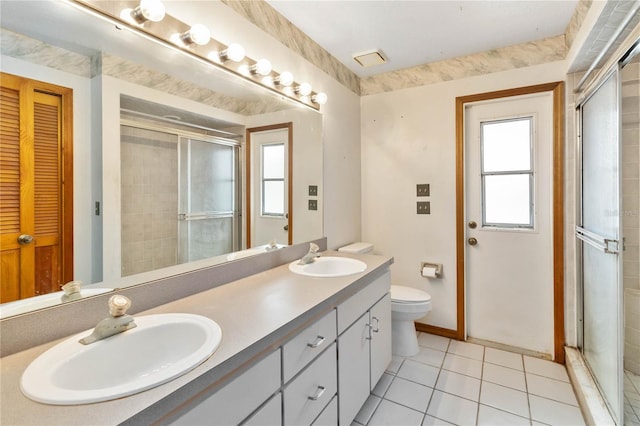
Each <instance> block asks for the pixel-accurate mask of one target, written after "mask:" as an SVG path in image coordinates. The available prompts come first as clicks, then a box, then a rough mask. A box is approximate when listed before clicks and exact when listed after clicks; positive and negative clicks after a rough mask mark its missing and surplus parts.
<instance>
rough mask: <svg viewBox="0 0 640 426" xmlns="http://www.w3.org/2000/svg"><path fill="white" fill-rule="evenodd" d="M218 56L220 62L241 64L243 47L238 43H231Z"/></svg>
mask: <svg viewBox="0 0 640 426" xmlns="http://www.w3.org/2000/svg"><path fill="white" fill-rule="evenodd" d="M219 56H220V60H221V61H222V62H226V61H233V62H242V60H243V59H244V47H242V46H241V45H239V44H238V43H231V44H230V45H229V47H227V48H226V49H224V50H223V51H222V52H220V55H219Z"/></svg>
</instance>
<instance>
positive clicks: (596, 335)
mask: <svg viewBox="0 0 640 426" xmlns="http://www.w3.org/2000/svg"><path fill="white" fill-rule="evenodd" d="M637 50H638V42H636V43H635V44H634V45H633V47H632V48H631V49H630V50H628V51H627V52H626V53H625V54H624V55H623V56H622V57H621V58H619V60H618V61H617V62H616V63H615V64H613V65H612V66H611V67H610V68H608V69H606V70H603V71H604V72H602V73H601V74H600V78H599V79H598V81H596V82H595V84H592V85H591V86H590V88H589V89H588V90H586V91H585V93H584V94H583V95H582V96H581V98H580V99H579V100H578V102H577V111H578V116H579V122H580V129H579V132H580V144H579V166H580V167H579V169H580V174H579V179H578V185H579V192H578V194H579V199H578V205H577V207H578V218H577V227H576V237H577V249H578V259H579V267H578V276H579V280H580V284H581V286H580V290H581V298H580V302H581V311H582V312H581V313H582V315H581V317H580V318H579V319H580V320H581V322H580V324H581V327H580V328H579V342H578V344H579V347H580V350H581V352H582V355H583V357H584V360H585V362H586V364H587V366H588V368H589V370H590V371H591V374H592V376H593V378H594V380H595V382H596V385H597V386H598V389H599V391H600V393H601V395H602V396H603V399H604V400H605V403H606V405H607V407H608V409H609V412H610V413H611V415H612V417H613V419H614V421H615V422H616V424H619V425H622V424H629V425H631V424H639V423H640V379H639V378H640V274H639V270H640V268H639V266H640V254H639V253H640V251H639V248H640V241H639V240H640V207H639V199H640V180H639V177H640V153H639V148H640V143H639V142H640V133H639V122H640V63H639V58H640V56H638V55H637Z"/></svg>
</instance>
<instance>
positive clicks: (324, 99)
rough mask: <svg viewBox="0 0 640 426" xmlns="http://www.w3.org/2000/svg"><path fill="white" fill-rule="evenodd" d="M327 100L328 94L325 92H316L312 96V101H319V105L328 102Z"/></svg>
mask: <svg viewBox="0 0 640 426" xmlns="http://www.w3.org/2000/svg"><path fill="white" fill-rule="evenodd" d="M327 100H328V98H327V94H326V93H324V92H320V93H316V94H315V95H313V96H312V97H311V101H312V102H315V103H317V104H318V105H324V104H326V103H327Z"/></svg>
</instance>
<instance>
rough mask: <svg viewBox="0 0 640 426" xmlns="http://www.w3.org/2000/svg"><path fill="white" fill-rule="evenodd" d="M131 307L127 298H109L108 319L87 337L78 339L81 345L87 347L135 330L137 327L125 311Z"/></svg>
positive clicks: (118, 296)
mask: <svg viewBox="0 0 640 426" xmlns="http://www.w3.org/2000/svg"><path fill="white" fill-rule="evenodd" d="M130 306H131V300H129V298H127V297H125V296H122V295H120V294H116V295H115V296H111V298H109V315H110V316H109V318H105V319H103V320H102V321H100V322H99V323H98V325H96V328H94V329H93V332H92V333H91V334H90V335H88V336H87V337H83V338H82V339H80V340H79V341H80V343H82V344H83V345H89V344H91V343H94V342H97V341H98V340H102V339H106V338H107V337H110V336H113V335H114V334H119V333H122V332H123V331H126V330H130V329H132V328H135V327H136V326H137V325H136V323H135V322H134V318H133V317H132V316H131V315H127V314H126V311H127V309H129V307H130Z"/></svg>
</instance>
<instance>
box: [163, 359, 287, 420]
mask: <svg viewBox="0 0 640 426" xmlns="http://www.w3.org/2000/svg"><path fill="white" fill-rule="evenodd" d="M279 388H280V349H278V350H276V351H275V352H272V353H271V354H270V355H268V356H267V357H266V358H264V359H262V360H261V361H259V362H258V363H257V364H255V365H253V366H252V367H250V368H249V369H248V370H247V371H245V372H244V373H242V374H241V375H240V376H238V377H236V378H235V379H233V381H232V382H231V383H228V384H227V385H225V386H224V387H223V388H222V389H220V390H219V391H217V392H216V393H214V394H213V395H211V396H209V397H208V398H206V399H205V400H204V401H202V402H200V403H199V404H198V405H196V406H195V407H193V408H192V409H190V410H189V411H187V412H186V413H184V414H183V415H182V416H180V417H179V418H178V419H176V420H175V421H174V422H173V423H171V424H174V425H202V424H206V425H220V426H223V425H224V426H227V425H237V424H239V423H240V422H241V421H242V420H244V419H245V418H246V417H247V416H248V415H249V414H251V413H252V412H253V411H254V410H255V409H256V408H258V407H259V406H260V405H261V404H262V403H263V402H264V401H266V400H267V399H269V397H270V396H271V395H273V394H274V393H276V392H277V390H278V389H279Z"/></svg>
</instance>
